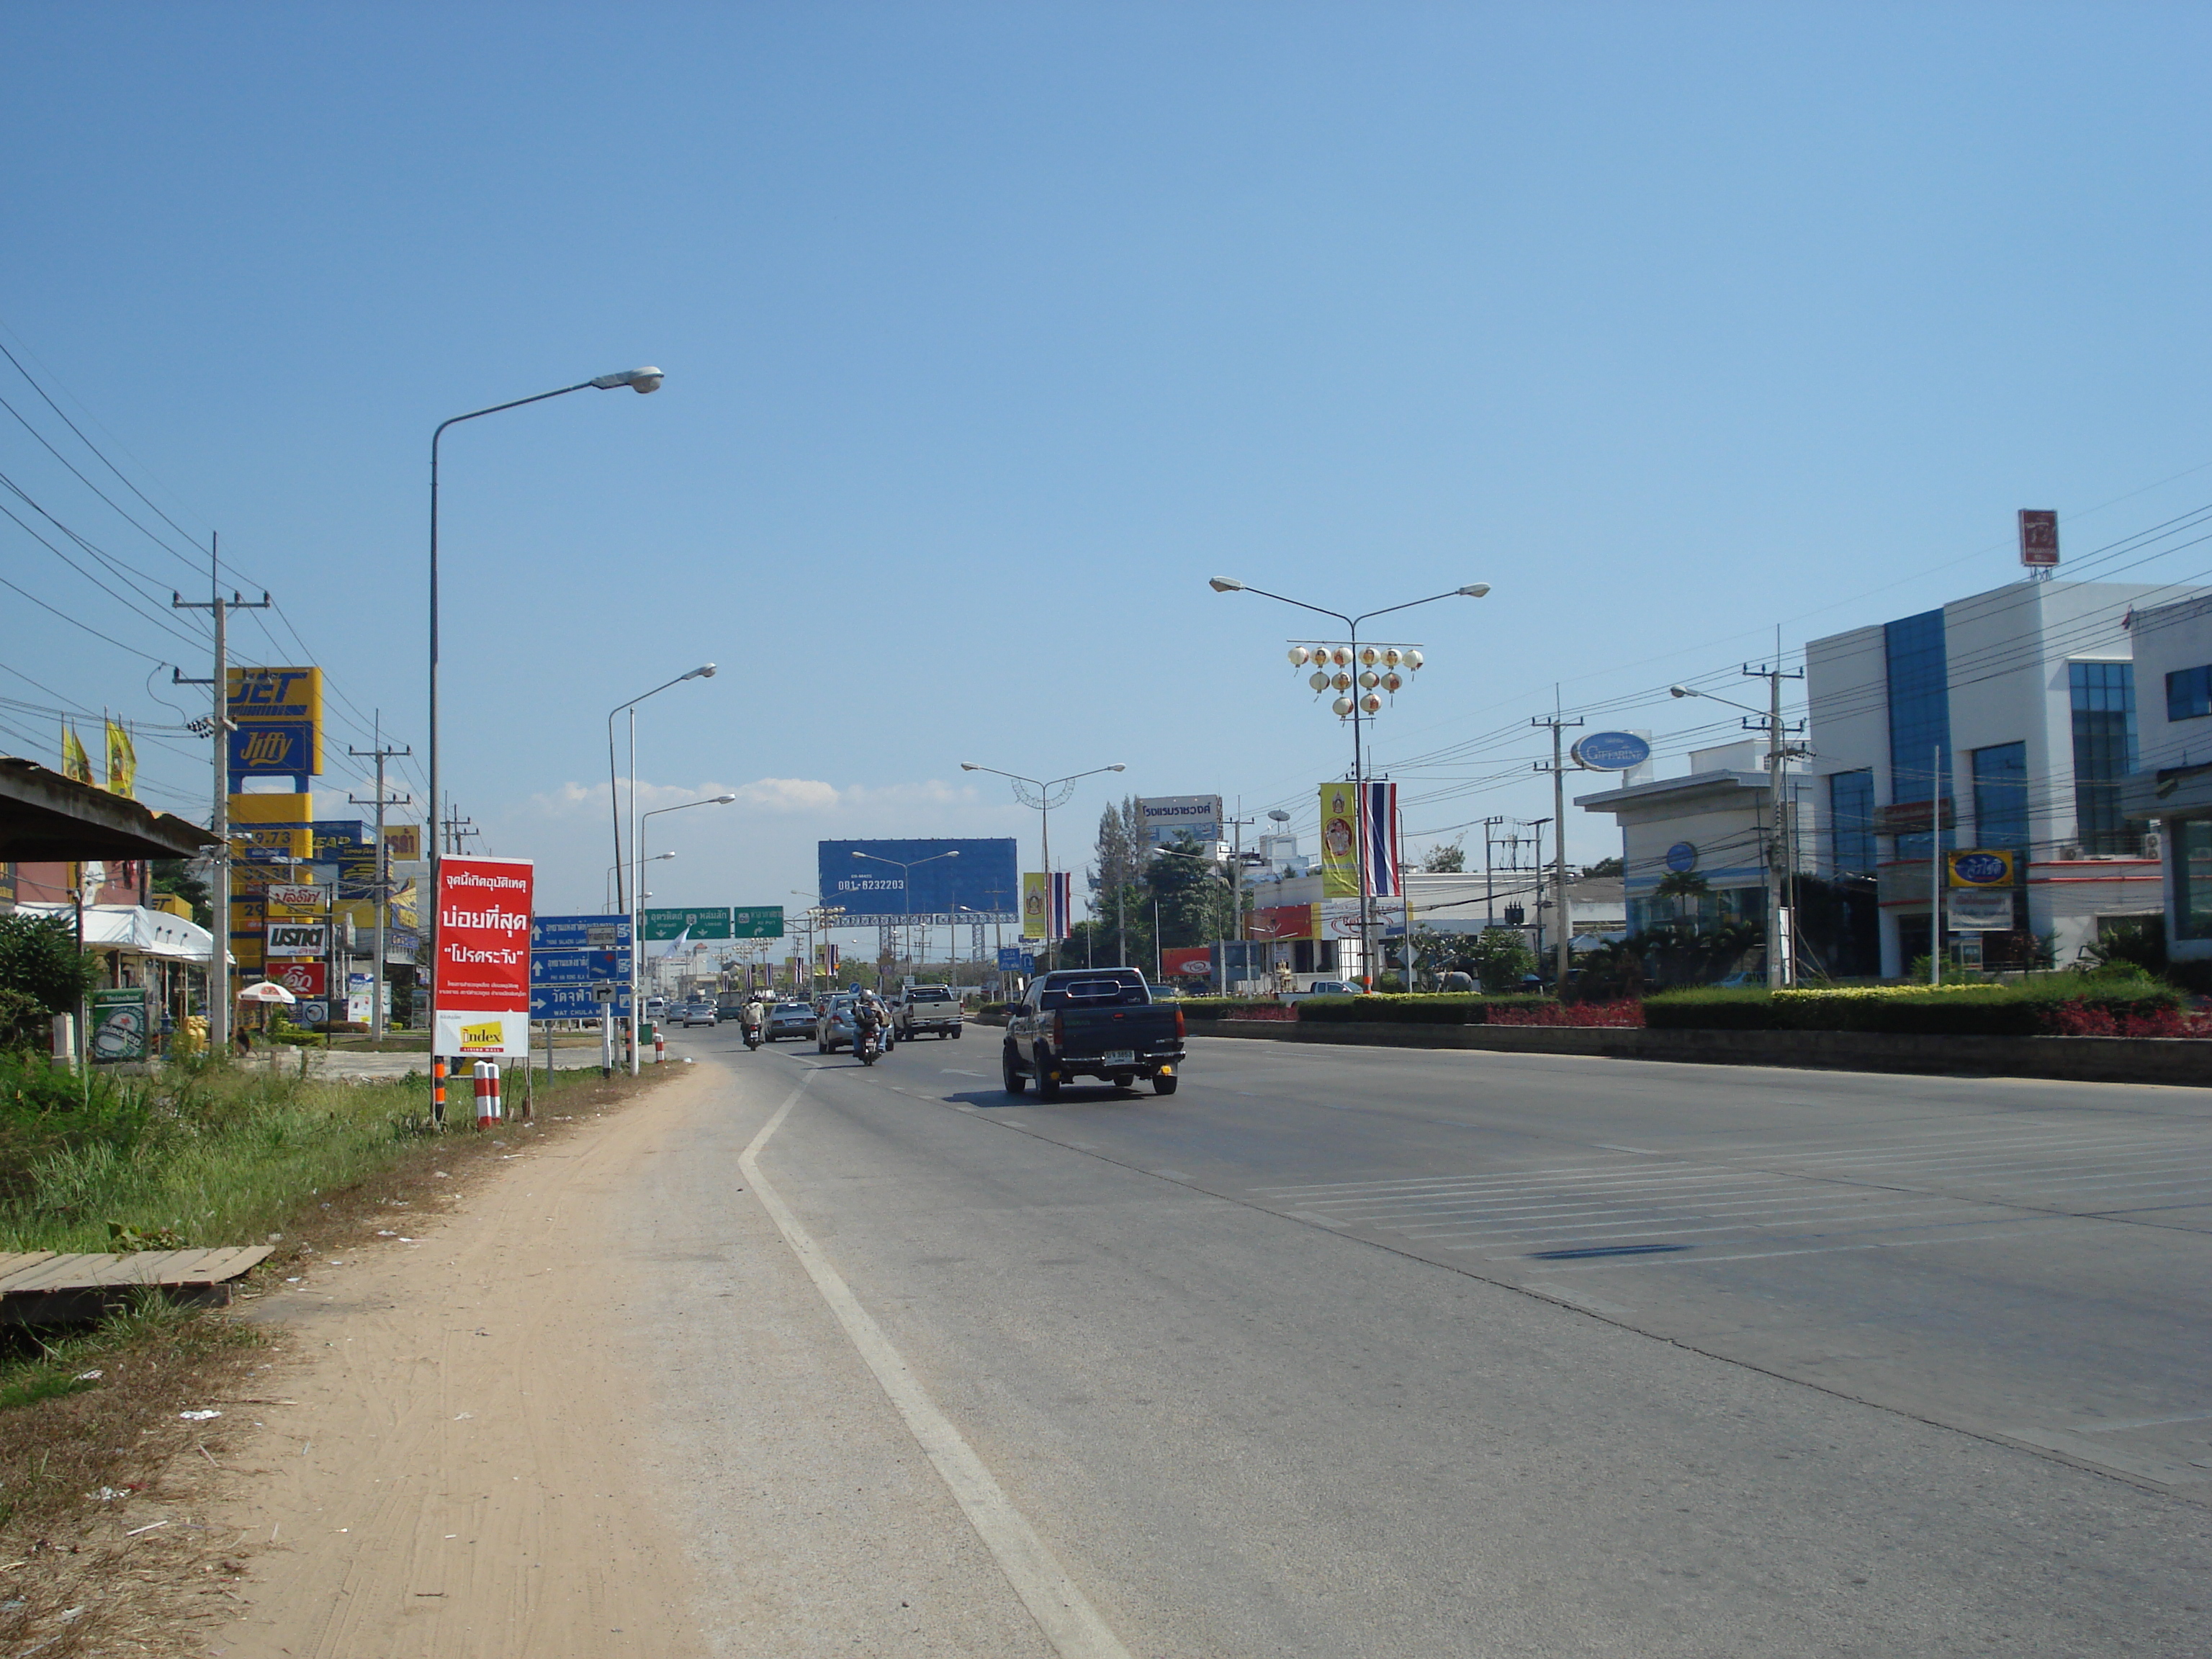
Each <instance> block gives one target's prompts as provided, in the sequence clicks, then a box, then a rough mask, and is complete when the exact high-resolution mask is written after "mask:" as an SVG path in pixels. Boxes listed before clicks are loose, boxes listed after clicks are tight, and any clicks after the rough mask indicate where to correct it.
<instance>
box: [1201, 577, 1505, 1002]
mask: <svg viewBox="0 0 2212 1659" xmlns="http://www.w3.org/2000/svg"><path fill="white" fill-rule="evenodd" d="M1206 586H1208V587H1211V588H1212V590H1213V591H1214V592H1217V593H1257V594H1258V595H1259V596H1260V597H1261V599H1273V600H1274V601H1275V602H1276V603H1277V604H1279V605H1291V606H1295V607H1296V608H1297V609H1298V610H1300V611H1312V612H1313V613H1314V615H1316V617H1334V618H1335V619H1336V620H1337V621H1338V622H1340V623H1343V624H1344V626H1345V629H1346V642H1347V647H1348V649H1347V653H1346V655H1345V656H1342V657H1340V658H1338V659H1336V660H1337V661H1338V662H1339V663H1340V664H1342V665H1346V666H1347V667H1349V668H1350V670H1351V671H1352V673H1354V674H1358V675H1359V678H1358V685H1357V687H1356V688H1352V695H1350V696H1340V697H1339V698H1338V699H1337V700H1336V703H1335V705H1334V706H1335V709H1336V713H1337V715H1338V717H1339V718H1340V719H1344V720H1350V721H1351V723H1352V799H1353V801H1354V803H1355V804H1356V805H1357V808H1358V813H1359V817H1358V822H1359V823H1362V824H1364V823H1365V822H1366V818H1367V788H1366V759H1365V755H1364V750H1363V747H1362V742H1361V734H1360V726H1361V724H1362V721H1363V720H1364V719H1365V718H1369V717H1371V716H1373V715H1374V714H1376V712H1377V711H1378V710H1380V708H1382V699H1381V698H1379V697H1377V696H1376V695H1375V689H1376V686H1377V685H1378V684H1380V685H1388V686H1390V687H1392V688H1394V689H1395V683H1396V677H1395V674H1394V675H1389V676H1387V677H1385V676H1378V675H1376V674H1375V673H1374V672H1373V671H1372V668H1373V665H1372V664H1369V665H1367V666H1368V668H1369V670H1370V671H1368V672H1366V673H1364V674H1360V673H1359V668H1360V665H1361V664H1362V661H1363V659H1362V658H1361V656H1360V651H1359V626H1360V624H1361V623H1367V622H1372V621H1373V620H1374V619H1375V618H1376V617H1387V616H1389V615H1391V614H1392V613H1393V612H1394V611H1411V610H1412V609H1413V607H1414V606H1415V605H1434V604H1435V603H1436V602H1437V600H1438V599H1482V598H1484V597H1486V595H1487V594H1488V593H1489V592H1490V584H1489V583H1488V582H1469V583H1468V585H1467V586H1464V587H1455V588H1452V589H1451V590H1450V591H1449V592H1443V593H1431V594H1430V595H1429V596H1428V597H1427V598H1426V599H1407V601H1406V602H1405V603H1404V604H1403V605H1384V606H1383V608H1382V609H1381V610H1380V611H1364V612H1362V613H1361V614H1360V615H1358V616H1357V617H1347V616H1346V615H1345V614H1344V612H1342V611H1331V610H1330V609H1328V606H1326V605H1308V604H1307V603H1306V602H1305V601H1304V599H1291V598H1290V597H1289V596H1288V595H1286V594H1282V593H1270V592H1268V591H1267V589H1266V588H1264V587H1254V586H1250V585H1249V583H1245V582H1240V581H1238V580H1236V579H1235V578H1234V577H1231V576H1215V577H1212V578H1210V579H1209V580H1207V582H1206ZM1291 660H1292V661H1293V662H1295V663H1298V664H1300V665H1303V664H1304V662H1305V661H1306V660H1307V657H1306V654H1305V653H1304V649H1303V647H1294V648H1293V649H1292V652H1291ZM1410 660H1411V663H1412V665H1413V667H1415V668H1419V666H1420V657H1419V653H1418V652H1415V653H1411V655H1410ZM1315 680H1316V689H1318V687H1319V684H1320V683H1321V680H1322V675H1321V672H1320V671H1316V675H1315ZM1336 684H1338V685H1340V686H1344V685H1345V684H1346V682H1345V681H1344V680H1343V679H1341V678H1340V679H1339V680H1338V681H1337V682H1336ZM1327 835H1328V825H1326V824H1323V825H1322V836H1323V837H1324V838H1326V836H1327ZM1365 845H1366V836H1364V834H1354V836H1352V846H1353V848H1355V857H1356V860H1357V863H1358V871H1359V971H1360V973H1361V974H1362V975H1364V976H1368V977H1370V978H1371V976H1372V975H1373V973H1374V968H1373V963H1374V959H1375V937H1374V921H1373V907H1372V905H1371V904H1370V902H1369V901H1370V897H1371V896H1372V895H1371V894H1370V889H1371V888H1372V887H1373V886H1374V884H1375V883H1374V879H1373V876H1372V873H1371V872H1370V871H1369V870H1368V868H1367V857H1366V853H1365V851H1364V848H1365ZM1322 851H1323V853H1324V854H1326V853H1327V851H1328V848H1327V845H1326V841H1325V839H1324V845H1323V848H1322ZM1412 945H1413V941H1412V940H1411V939H1407V950H1408V951H1410V950H1411V949H1412Z"/></svg>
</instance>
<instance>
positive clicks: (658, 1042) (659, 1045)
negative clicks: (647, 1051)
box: [653, 1025, 668, 1066]
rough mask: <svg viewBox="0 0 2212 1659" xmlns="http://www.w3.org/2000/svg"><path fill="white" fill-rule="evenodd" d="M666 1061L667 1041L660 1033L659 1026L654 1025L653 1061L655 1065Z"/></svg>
mask: <svg viewBox="0 0 2212 1659" xmlns="http://www.w3.org/2000/svg"><path fill="white" fill-rule="evenodd" d="M667 1061H668V1042H667V1040H666V1039H665V1037H663V1036H661V1035H660V1028H659V1026H658V1025H656V1026H654V1027H653V1064H654V1065H656V1066H663V1065H665V1064H666V1063H667Z"/></svg>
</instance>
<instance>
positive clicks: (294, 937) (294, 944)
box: [261, 920, 331, 957]
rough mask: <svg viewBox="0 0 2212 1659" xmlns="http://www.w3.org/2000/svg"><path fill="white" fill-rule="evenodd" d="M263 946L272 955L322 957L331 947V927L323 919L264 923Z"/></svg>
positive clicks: (262, 931) (262, 932) (328, 952)
mask: <svg viewBox="0 0 2212 1659" xmlns="http://www.w3.org/2000/svg"><path fill="white" fill-rule="evenodd" d="M261 948H262V949H263V950H264V951H266V952H267V953H268V954H269V955H270V956H271V957H322V956H328V955H329V954H330V949H331V929H330V924H329V923H328V922H323V921H275V920H271V921H266V922H264V923H263V924H262V928H261Z"/></svg>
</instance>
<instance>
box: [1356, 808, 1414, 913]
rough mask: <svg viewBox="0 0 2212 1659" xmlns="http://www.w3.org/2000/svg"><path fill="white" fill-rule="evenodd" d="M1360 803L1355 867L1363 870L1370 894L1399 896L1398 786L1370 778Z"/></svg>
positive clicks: (1402, 885)
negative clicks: (1357, 852) (1356, 864)
mask: <svg viewBox="0 0 2212 1659" xmlns="http://www.w3.org/2000/svg"><path fill="white" fill-rule="evenodd" d="M1366 796H1367V798H1366V799H1365V800H1364V801H1363V802H1361V803H1360V813H1359V867H1360V868H1361V870H1363V871H1364V872H1366V878H1367V893H1368V896H1369V897H1370V898H1401V897H1403V896H1405V890H1406V886H1405V881H1404V878H1403V877H1402V875H1401V872H1400V868H1399V859H1398V854H1399V848H1398V786H1397V785H1396V784H1395V783H1392V782H1389V781H1387V780H1383V779H1375V778H1370V779H1369V780H1368V781H1367V784H1366Z"/></svg>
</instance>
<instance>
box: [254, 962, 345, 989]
mask: <svg viewBox="0 0 2212 1659" xmlns="http://www.w3.org/2000/svg"><path fill="white" fill-rule="evenodd" d="M329 972H330V967H329V964H328V963H321V962H311V961H307V960H305V959H301V960H297V961H291V962H280V963H277V964H276V966H275V967H274V968H272V969H270V970H269V977H270V979H271V980H273V981H276V983H277V984H279V985H281V986H283V987H284V988H285V989H286V990H288V991H289V992H290V993H291V994H293V995H294V996H295V997H319V996H320V995H322V994H323V993H324V992H325V991H326V990H328V989H329V988H330V982H329V980H328V978H327V975H328V974H329Z"/></svg>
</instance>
